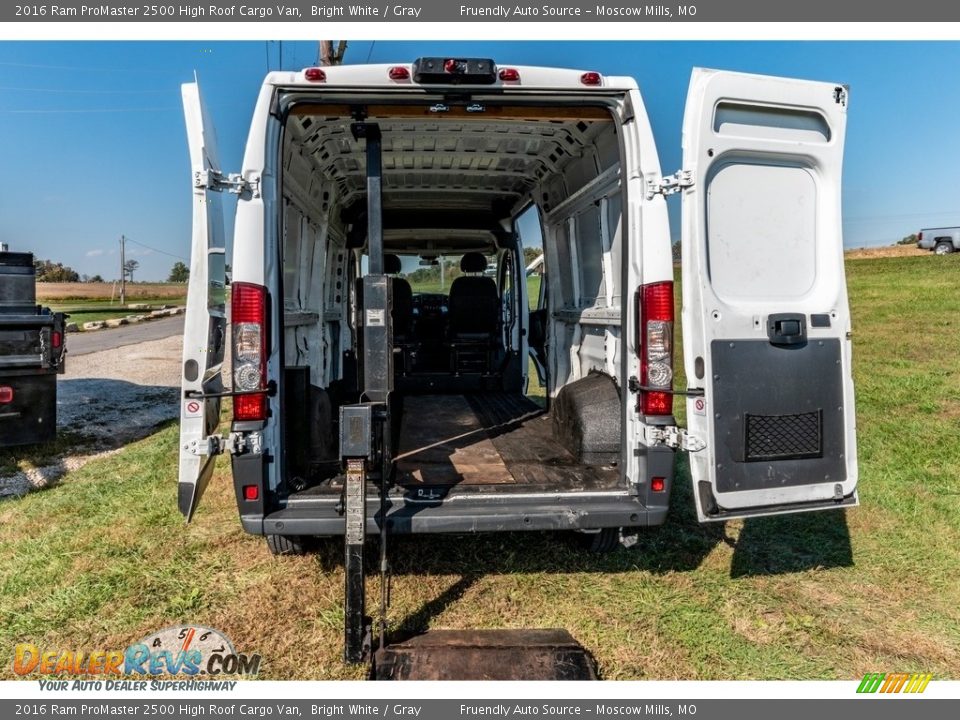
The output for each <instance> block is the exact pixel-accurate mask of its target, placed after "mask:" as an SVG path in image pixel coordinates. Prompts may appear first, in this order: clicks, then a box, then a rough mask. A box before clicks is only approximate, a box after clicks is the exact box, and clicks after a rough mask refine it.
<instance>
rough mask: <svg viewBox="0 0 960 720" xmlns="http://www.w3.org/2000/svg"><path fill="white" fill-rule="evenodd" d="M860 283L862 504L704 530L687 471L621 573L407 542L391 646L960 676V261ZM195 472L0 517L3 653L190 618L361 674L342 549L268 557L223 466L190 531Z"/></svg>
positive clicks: (154, 445)
mask: <svg viewBox="0 0 960 720" xmlns="http://www.w3.org/2000/svg"><path fill="white" fill-rule="evenodd" d="M847 270H848V277H849V285H850V294H851V302H852V307H853V318H854V351H855V373H856V382H857V404H858V405H857V412H858V435H859V462H860V478H861V481H860V493H861V503H862V504H861V507H859V508H856V509H853V510H849V511H832V512H825V513H814V514H805V515H797V516H789V517H783V518H775V519H755V520H749V521H747V522H735V523H727V524H726V525H723V526H716V525H713V526H708V527H702V526H700V525H698V524H697V522H696V519H695V516H694V513H693V508H692V500H691V497H690V492H689V486H688V483H689V478H688V476H687V473H686V470H685V464H684V462H683V461H682V460H681V462H680V465H679V478H678V482H677V483H676V485H675V487H674V495H673V509H672V510H671V513H670V515H669V517H668V518H667V522H666V524H665V525H664V526H663V527H661V528H659V529H651V530H650V531H648V532H645V533H643V534H642V535H641V539H640V541H639V543H638V544H637V545H635V546H634V547H632V548H630V549H621V550H618V551H616V552H615V553H612V554H610V555H607V556H599V557H598V556H594V555H591V554H589V553H587V552H585V551H583V550H580V549H579V548H578V546H577V545H576V544H575V543H573V542H572V541H571V538H569V537H568V536H565V535H562V534H551V533H530V534H510V535H506V534H504V535H487V536H482V537H446V536H439V537H417V538H396V539H394V541H393V542H392V546H391V551H390V552H391V557H392V562H393V568H394V571H395V577H394V580H393V584H392V600H393V604H392V607H391V621H392V624H393V626H394V628H396V627H400V626H402V627H403V628H404V629H407V630H416V629H422V628H426V627H453V628H462V627H565V628H568V629H569V630H570V631H571V632H572V633H573V635H574V636H575V637H576V638H577V639H578V640H580V641H581V642H582V643H583V644H584V645H586V646H587V647H588V648H589V649H590V651H591V652H592V653H593V654H594V655H595V657H596V658H597V660H598V662H599V664H600V669H601V672H602V674H603V676H604V677H606V678H621V679H622V678H691V679H729V678H738V679H753V678H760V679H766V678H828V679H833V678H846V679H854V678H857V679H859V678H860V677H862V675H863V674H864V673H866V672H868V671H880V672H887V671H889V672H892V671H903V672H932V673H934V675H935V677H937V678H960V583H958V582H957V578H958V577H960V443H958V442H957V441H956V436H957V431H958V429H960V375H958V373H957V372H956V370H955V368H956V358H957V356H958V354H960V332H958V325H960V321H958V318H960V293H958V292H957V277H958V276H960V256H947V257H942V258H938V257H934V256H930V257H922V258H903V259H879V260H862V261H856V262H850V263H849V264H848V268H847ZM678 356H679V353H678ZM176 458H177V428H176V426H175V425H170V426H167V427H165V428H163V429H162V430H160V431H159V432H158V433H157V434H156V435H154V436H153V437H151V438H148V439H146V440H143V441H140V442H138V443H135V444H133V445H131V446H129V447H128V448H126V449H125V450H124V451H122V452H121V453H119V454H117V455H115V456H112V457H109V458H106V459H103V460H99V461H96V462H92V463H90V464H88V465H86V466H85V467H84V468H82V469H81V470H79V471H76V472H74V473H71V474H70V475H68V476H67V478H66V480H65V481H64V482H63V483H62V484H60V485H59V486H57V487H54V488H52V489H49V490H45V491H42V492H38V493H35V494H33V495H30V496H27V497H24V498H22V499H20V500H13V501H10V500H8V501H4V502H0V647H3V648H7V652H11V651H12V647H13V645H14V644H15V643H17V642H24V641H30V642H35V643H38V644H44V645H46V646H48V647H63V648H108V649H109V648H122V647H124V646H126V644H128V643H130V642H132V641H135V640H138V639H140V638H141V637H143V636H145V635H147V634H148V633H150V632H152V631H153V630H155V629H158V628H161V627H165V626H168V625H171V624H175V623H177V622H180V621H191V622H195V623H200V624H204V625H208V626H212V627H215V628H219V629H221V630H223V631H225V632H226V633H227V634H228V635H230V636H232V638H233V640H234V642H235V644H236V645H237V647H238V649H241V650H246V651H252V650H257V651H259V652H260V653H262V655H263V658H264V660H263V664H262V676H263V677H268V678H277V679H280V678H283V679H288V678H289V679H307V678H309V679H328V678H356V677H359V676H360V674H361V672H360V670H358V669H351V668H346V667H345V666H343V665H342V664H341V662H340V652H341V643H342V625H341V624H342V620H343V607H342V594H343V573H342V567H341V563H340V555H341V549H340V546H339V545H338V544H336V543H332V542H331V543H327V544H324V545H321V546H320V548H319V551H318V552H317V554H314V555H311V556H308V557H303V558H285V559H275V558H273V557H272V556H270V555H269V553H268V552H267V549H266V547H265V544H264V543H263V541H262V540H259V539H257V538H254V537H250V536H247V535H245V534H244V533H243V532H242V530H241V529H240V524H239V521H238V519H237V516H236V508H235V503H234V499H233V490H232V485H231V484H230V481H229V474H228V471H227V469H226V463H223V462H222V463H221V464H220V467H219V470H218V472H217V475H216V476H215V478H214V480H213V481H212V483H211V487H210V488H209V489H208V491H207V495H206V496H205V498H204V502H203V504H202V506H201V509H200V511H199V512H198V514H197V517H196V519H195V520H194V522H193V523H192V524H191V525H189V526H186V525H184V524H183V522H182V521H181V519H180V517H179V516H178V515H177V512H176V507H175V506H176V501H175V498H176V472H177V460H176ZM373 565H374V563H371V568H372V567H373ZM368 592H369V593H370V595H369V596H370V597H371V598H376V597H378V593H379V588H378V582H377V579H376V578H375V577H373V578H371V581H370V583H369V585H368ZM10 672H11V671H10V665H9V662H6V663H5V664H4V665H3V666H2V669H0V676H3V677H9V676H10Z"/></svg>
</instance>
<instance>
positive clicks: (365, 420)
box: [340, 122, 393, 663]
mask: <svg viewBox="0 0 960 720" xmlns="http://www.w3.org/2000/svg"><path fill="white" fill-rule="evenodd" d="M350 129H351V131H352V132H353V136H354V137H355V138H356V139H357V140H361V139H363V140H365V141H366V153H367V243H368V248H367V254H368V258H369V273H368V274H367V275H366V276H364V278H363V307H362V313H363V314H362V323H363V354H362V356H361V363H362V375H361V377H362V383H363V385H362V389H361V393H360V400H361V402H359V403H357V404H356V405H344V406H343V407H341V408H340V458H341V460H342V462H343V465H344V467H345V469H346V481H345V482H344V497H343V508H344V516H345V519H346V532H345V533H344V541H345V542H344V544H345V555H344V573H345V575H346V588H345V594H344V650H343V655H344V660H345V661H346V662H348V663H360V662H364V661H366V660H368V659H369V658H370V653H371V645H372V638H371V632H370V630H371V623H370V621H369V619H368V618H367V616H366V613H365V601H366V598H365V595H366V588H365V581H364V571H363V546H364V542H365V540H366V535H367V481H368V480H372V481H374V482H376V483H377V484H378V485H379V488H380V510H379V514H378V522H379V524H380V618H379V620H380V637H379V645H380V647H381V648H382V647H384V645H385V641H386V613H387V595H388V590H387V517H386V513H387V486H388V484H389V481H390V469H391V459H390V448H389V445H390V437H391V433H390V410H389V407H390V406H389V398H390V393H391V392H392V391H393V338H392V326H391V319H390V309H391V302H392V298H391V289H392V288H391V284H390V278H388V277H387V276H386V275H384V274H383V212H382V210H383V208H382V204H381V181H382V177H383V174H382V173H383V169H382V162H381V137H380V126H379V125H377V124H376V123H365V122H355V123H353V124H352V125H351V128H350Z"/></svg>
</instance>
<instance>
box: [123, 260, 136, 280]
mask: <svg viewBox="0 0 960 720" xmlns="http://www.w3.org/2000/svg"><path fill="white" fill-rule="evenodd" d="M138 267H140V262H139V261H138V260H127V261H126V262H125V263H124V264H123V276H124V277H128V278H130V282H133V274H134V273H135V272H136V271H137V268H138Z"/></svg>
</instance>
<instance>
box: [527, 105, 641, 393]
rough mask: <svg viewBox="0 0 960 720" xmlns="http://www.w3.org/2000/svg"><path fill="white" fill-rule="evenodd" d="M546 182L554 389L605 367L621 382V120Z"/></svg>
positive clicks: (542, 199)
mask: <svg viewBox="0 0 960 720" xmlns="http://www.w3.org/2000/svg"><path fill="white" fill-rule="evenodd" d="M605 129H606V132H603V133H600V134H599V135H597V137H596V139H595V141H594V143H593V144H592V145H590V146H588V147H585V148H583V151H582V152H581V153H580V155H579V156H578V157H575V158H572V159H571V161H570V162H569V163H568V164H567V165H566V166H565V167H564V168H563V171H562V172H560V173H557V174H555V175H552V176H551V177H550V179H549V181H548V182H545V183H543V184H541V185H540V186H539V192H537V193H535V195H534V197H535V200H536V202H537V204H538V205H539V207H540V209H541V219H542V225H543V235H544V240H543V242H544V252H545V256H546V257H545V267H546V275H545V277H546V282H547V283H548V292H547V298H548V318H549V322H548V325H547V344H548V354H547V360H548V364H549V367H548V376H549V381H548V385H549V387H548V392H549V395H550V397H556V395H557V393H558V392H559V391H560V390H561V389H562V388H563V387H564V386H566V385H568V384H570V383H572V382H575V381H577V380H580V379H582V378H586V377H587V376H588V375H589V374H590V373H591V372H600V373H604V374H606V375H609V376H610V377H612V378H614V380H616V381H617V384H618V385H620V384H621V383H620V382H619V368H620V352H621V347H622V343H621V337H622V333H621V327H620V317H621V316H620V290H621V284H622V277H621V275H622V272H621V270H622V267H623V260H624V257H623V244H622V234H623V223H622V208H623V202H622V179H621V176H620V162H619V158H620V148H619V141H618V138H617V133H616V132H615V125H614V124H613V123H611V124H609V125H607V127H606V128H605Z"/></svg>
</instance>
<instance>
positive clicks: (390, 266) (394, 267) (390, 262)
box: [383, 253, 401, 275]
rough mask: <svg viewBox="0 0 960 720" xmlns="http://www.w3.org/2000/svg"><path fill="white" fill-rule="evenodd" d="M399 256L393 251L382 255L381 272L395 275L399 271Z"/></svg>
mask: <svg viewBox="0 0 960 720" xmlns="http://www.w3.org/2000/svg"><path fill="white" fill-rule="evenodd" d="M400 267H401V266H400V256H399V255H394V254H393V253H385V254H384V256H383V273H384V274H385V275H396V274H397V273H399V272H400Z"/></svg>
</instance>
